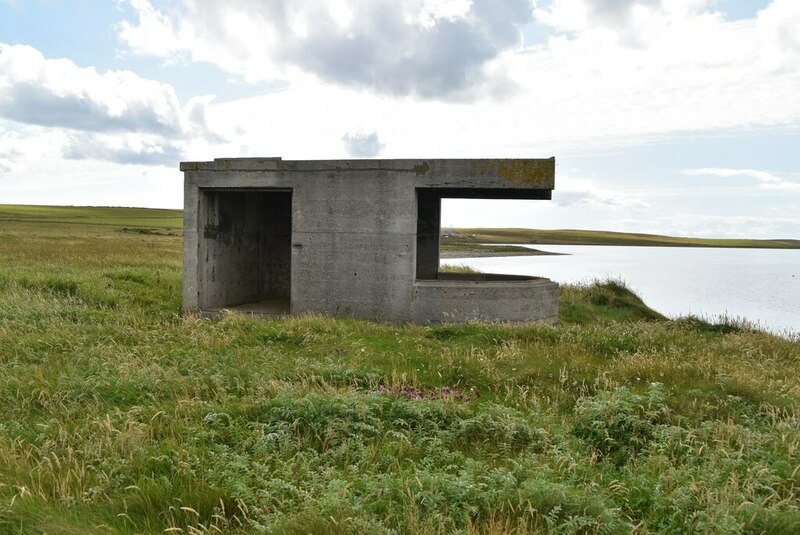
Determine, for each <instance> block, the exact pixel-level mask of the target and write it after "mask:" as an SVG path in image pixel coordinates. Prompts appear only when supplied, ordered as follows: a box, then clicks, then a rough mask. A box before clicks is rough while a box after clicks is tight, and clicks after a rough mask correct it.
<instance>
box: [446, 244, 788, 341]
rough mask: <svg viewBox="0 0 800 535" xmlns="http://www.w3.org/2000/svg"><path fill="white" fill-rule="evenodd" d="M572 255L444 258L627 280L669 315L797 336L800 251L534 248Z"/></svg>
mask: <svg viewBox="0 0 800 535" xmlns="http://www.w3.org/2000/svg"><path fill="white" fill-rule="evenodd" d="M530 247H533V248H536V249H540V250H543V251H548V252H553V253H566V254H567V255H569V256H507V257H490V258H464V259H447V260H444V261H443V263H447V264H460V265H467V266H470V267H473V268H475V269H478V270H480V271H484V272H487V273H511V274H517V275H540V276H543V277H547V278H549V279H552V280H554V281H556V282H561V283H576V282H578V283H579V282H590V281H592V280H595V279H598V278H600V279H605V278H609V277H610V278H615V279H622V280H623V281H625V282H626V283H627V285H628V286H629V287H630V288H631V289H632V290H634V291H635V292H636V293H637V294H638V295H639V296H640V297H641V298H642V299H643V300H644V302H645V303H647V305H648V306H650V307H652V308H654V309H655V310H657V311H659V312H661V313H662V314H665V315H667V316H670V317H678V316H685V315H688V314H693V315H696V316H701V317H703V318H707V319H711V320H718V319H719V318H720V317H721V316H727V317H729V318H734V319H746V320H748V321H750V322H752V323H754V324H756V325H758V326H760V327H761V328H764V329H767V330H770V331H773V332H778V333H786V332H792V333H797V332H799V331H800V250H798V249H717V248H701V247H613V246H600V245H533V246H530Z"/></svg>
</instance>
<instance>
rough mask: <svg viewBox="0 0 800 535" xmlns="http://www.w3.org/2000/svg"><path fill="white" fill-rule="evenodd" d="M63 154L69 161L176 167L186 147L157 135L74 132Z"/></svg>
mask: <svg viewBox="0 0 800 535" xmlns="http://www.w3.org/2000/svg"><path fill="white" fill-rule="evenodd" d="M61 154H62V156H63V157H64V158H67V159H69V160H100V161H107V162H113V163H119V164H139V165H165V166H170V167H174V166H176V165H177V163H178V162H179V161H180V159H181V156H182V154H183V148H182V147H181V145H179V144H176V143H172V142H169V141H165V140H164V139H162V138H160V137H157V136H141V135H119V134H117V135H114V136H108V135H91V134H78V135H76V134H72V135H70V136H69V137H68V140H67V143H66V144H65V145H64V147H63V149H62V152H61Z"/></svg>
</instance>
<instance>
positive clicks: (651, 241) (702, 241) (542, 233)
mask: <svg viewBox="0 0 800 535" xmlns="http://www.w3.org/2000/svg"><path fill="white" fill-rule="evenodd" d="M449 230H451V231H452V230H456V231H458V232H459V234H460V235H461V236H464V237H463V238H449V239H444V240H442V243H450V244H460V245H461V246H468V245H470V244H476V243H507V244H508V243H525V244H532V243H538V244H561V245H640V246H641V245H644V246H647V245H649V246H662V247H663V246H668V247H669V246H671V247H744V248H761V249H800V240H792V239H785V240H744V239H710V238H680V237H675V236H659V235H656V234H631V233H626V232H607V231H599V230H534V229H521V228H504V229H481V228H461V229H449Z"/></svg>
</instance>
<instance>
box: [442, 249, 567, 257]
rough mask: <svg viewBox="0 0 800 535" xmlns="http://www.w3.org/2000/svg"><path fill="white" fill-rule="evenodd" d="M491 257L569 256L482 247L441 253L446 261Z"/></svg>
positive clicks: (538, 250)
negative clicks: (494, 249)
mask: <svg viewBox="0 0 800 535" xmlns="http://www.w3.org/2000/svg"><path fill="white" fill-rule="evenodd" d="M489 247H491V246H489ZM487 249H488V247H487ZM520 249H522V248H520ZM490 256H568V255H566V254H565V253H551V252H549V251H542V250H540V249H525V250H520V251H492V250H491V249H488V250H482V248H481V247H476V248H474V249H464V250H462V251H458V250H449V251H448V250H446V249H445V250H441V251H439V258H446V259H449V258H484V257H490Z"/></svg>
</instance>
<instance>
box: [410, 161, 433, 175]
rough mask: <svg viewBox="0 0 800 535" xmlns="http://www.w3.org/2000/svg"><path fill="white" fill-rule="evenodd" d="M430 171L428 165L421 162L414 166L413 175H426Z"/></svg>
mask: <svg viewBox="0 0 800 535" xmlns="http://www.w3.org/2000/svg"><path fill="white" fill-rule="evenodd" d="M430 170H431V166H430V165H428V162H422V163H421V164H419V165H415V166H414V174H415V175H417V176H422V175H427V174H428V172H429V171H430Z"/></svg>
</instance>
